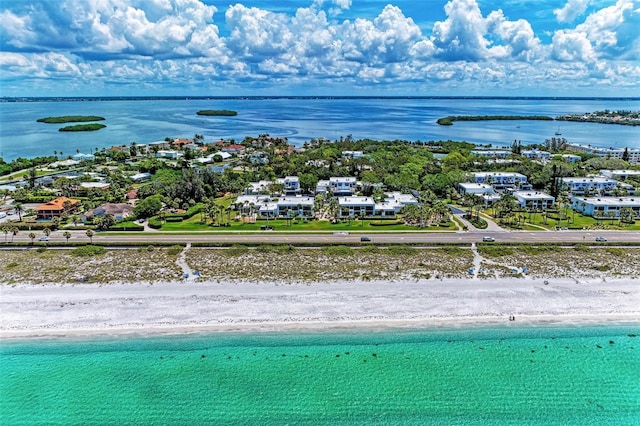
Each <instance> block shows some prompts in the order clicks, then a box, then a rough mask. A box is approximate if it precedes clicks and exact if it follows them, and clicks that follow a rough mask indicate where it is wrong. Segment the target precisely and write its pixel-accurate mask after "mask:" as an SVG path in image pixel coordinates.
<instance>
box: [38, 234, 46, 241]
mask: <svg viewBox="0 0 640 426" xmlns="http://www.w3.org/2000/svg"><path fill="white" fill-rule="evenodd" d="M38 241H49V237H47V236H46V235H45V236H43V237H40V238H38Z"/></svg>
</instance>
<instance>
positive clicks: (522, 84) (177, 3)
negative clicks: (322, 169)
mask: <svg viewBox="0 0 640 426" xmlns="http://www.w3.org/2000/svg"><path fill="white" fill-rule="evenodd" d="M639 29H640V0H502V1H497V0H450V1H446V0H395V1H394V0H381V1H379V0H244V1H241V2H238V3H233V2H229V1H228V0H225V1H219V0H13V1H2V2H1V3H0V50H1V51H0V96H105V95H115V96H125V95H140V96H142V95H211V96H226V95H239V96H241V95H325V96H334V95H355V96H363V95H381V96H384V95H425V96H429V95H439V96H446V95H456V96H465V95H477V96H479V95H483V96H486V95H525V96H640V30H639Z"/></svg>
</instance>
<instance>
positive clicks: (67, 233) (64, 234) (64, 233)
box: [62, 231, 71, 243]
mask: <svg viewBox="0 0 640 426" xmlns="http://www.w3.org/2000/svg"><path fill="white" fill-rule="evenodd" d="M62 236H63V237H65V238H66V239H67V243H68V242H69V238H71V232H69V231H64V232H63V233H62Z"/></svg>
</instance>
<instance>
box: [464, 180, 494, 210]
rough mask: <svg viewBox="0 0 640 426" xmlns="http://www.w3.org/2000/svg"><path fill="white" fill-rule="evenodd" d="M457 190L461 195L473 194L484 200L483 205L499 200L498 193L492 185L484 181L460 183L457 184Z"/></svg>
mask: <svg viewBox="0 0 640 426" xmlns="http://www.w3.org/2000/svg"><path fill="white" fill-rule="evenodd" d="M458 192H460V194H461V195H466V194H475V195H477V196H479V197H481V198H482V199H483V200H484V204H485V205H489V204H492V203H495V202H496V201H498V200H500V194H498V193H496V191H495V190H494V189H493V186H491V185H487V184H484V183H474V182H463V183H460V184H459V185H458Z"/></svg>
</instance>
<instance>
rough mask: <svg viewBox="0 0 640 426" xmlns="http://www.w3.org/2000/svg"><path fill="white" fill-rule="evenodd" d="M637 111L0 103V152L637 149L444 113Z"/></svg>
mask: <svg viewBox="0 0 640 426" xmlns="http://www.w3.org/2000/svg"><path fill="white" fill-rule="evenodd" d="M201 109H231V110H235V111H237V112H238V115H237V116H235V117H202V116H198V115H196V112H197V111H199V110H201ZM604 109H609V110H621V109H622V110H634V111H637V110H640V99H638V98H627V99H619V98H616V99H613V98H612V99H602V98H595V99H551V98H542V99H522V98H470V99H463V98H306V97H302V98H278V97H273V98H240V97H238V98H208V99H206V98H204V99H203V98H198V99H175V98H163V99H117V100H89V99H76V100H64V101H60V100H57V101H56V100H47V101H44V100H40V101H37V102H34V101H30V102H0V153H1V155H0V156H2V157H3V158H4V159H5V160H8V161H10V160H12V159H15V158H17V157H33V156H39V155H52V154H53V152H54V151H57V152H60V151H62V152H63V153H64V154H65V156H66V155H69V154H75V152H76V150H80V151H81V152H85V153H87V152H90V151H93V150H95V148H99V149H100V148H104V147H109V146H112V145H122V144H125V145H129V144H130V143H131V142H133V141H135V142H137V143H140V144H146V143H149V142H154V141H159V140H163V139H164V138H165V137H167V136H169V137H184V138H192V137H193V135H195V134H196V133H197V134H202V135H204V136H205V140H206V141H207V142H210V141H215V140H219V139H220V138H224V139H235V140H237V141H241V140H243V139H244V138H245V137H246V136H258V135H259V134H263V133H268V134H270V135H272V136H280V137H286V138H288V140H289V142H290V143H292V144H294V145H296V146H300V145H302V144H303V143H304V142H307V141H309V140H311V139H312V138H320V137H324V138H328V139H331V140H335V139H339V138H340V137H341V136H342V137H346V136H347V135H352V136H353V137H354V138H355V139H362V138H369V139H373V140H396V139H398V140H408V141H418V140H420V141H429V140H448V139H451V140H458V141H462V140H464V141H468V142H473V143H477V144H493V145H496V146H507V145H510V144H511V143H512V142H513V141H514V140H516V139H517V140H521V141H522V142H523V143H525V144H528V143H542V142H544V140H545V139H547V138H551V137H553V136H554V134H555V132H556V131H557V130H558V129H560V131H561V133H562V136H563V137H565V138H567V140H568V141H569V142H572V143H581V144H591V145H593V146H601V147H625V146H627V147H640V127H630V126H616V125H602V124H594V123H572V122H546V121H518V122H514V121H485V122H456V123H455V124H454V125H453V126H439V125H437V124H436V120H437V119H438V118H440V117H444V116H448V115H548V116H551V117H556V116H558V115H561V114H568V113H584V112H593V111H599V110H604ZM59 115H100V116H103V117H105V118H106V120H105V121H103V122H102V123H103V124H106V125H107V127H106V128H104V129H102V130H99V131H96V132H75V133H68V132H58V128H60V127H62V126H63V125H57V124H45V123H36V120H37V119H38V118H43V117H47V116H59Z"/></svg>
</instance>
